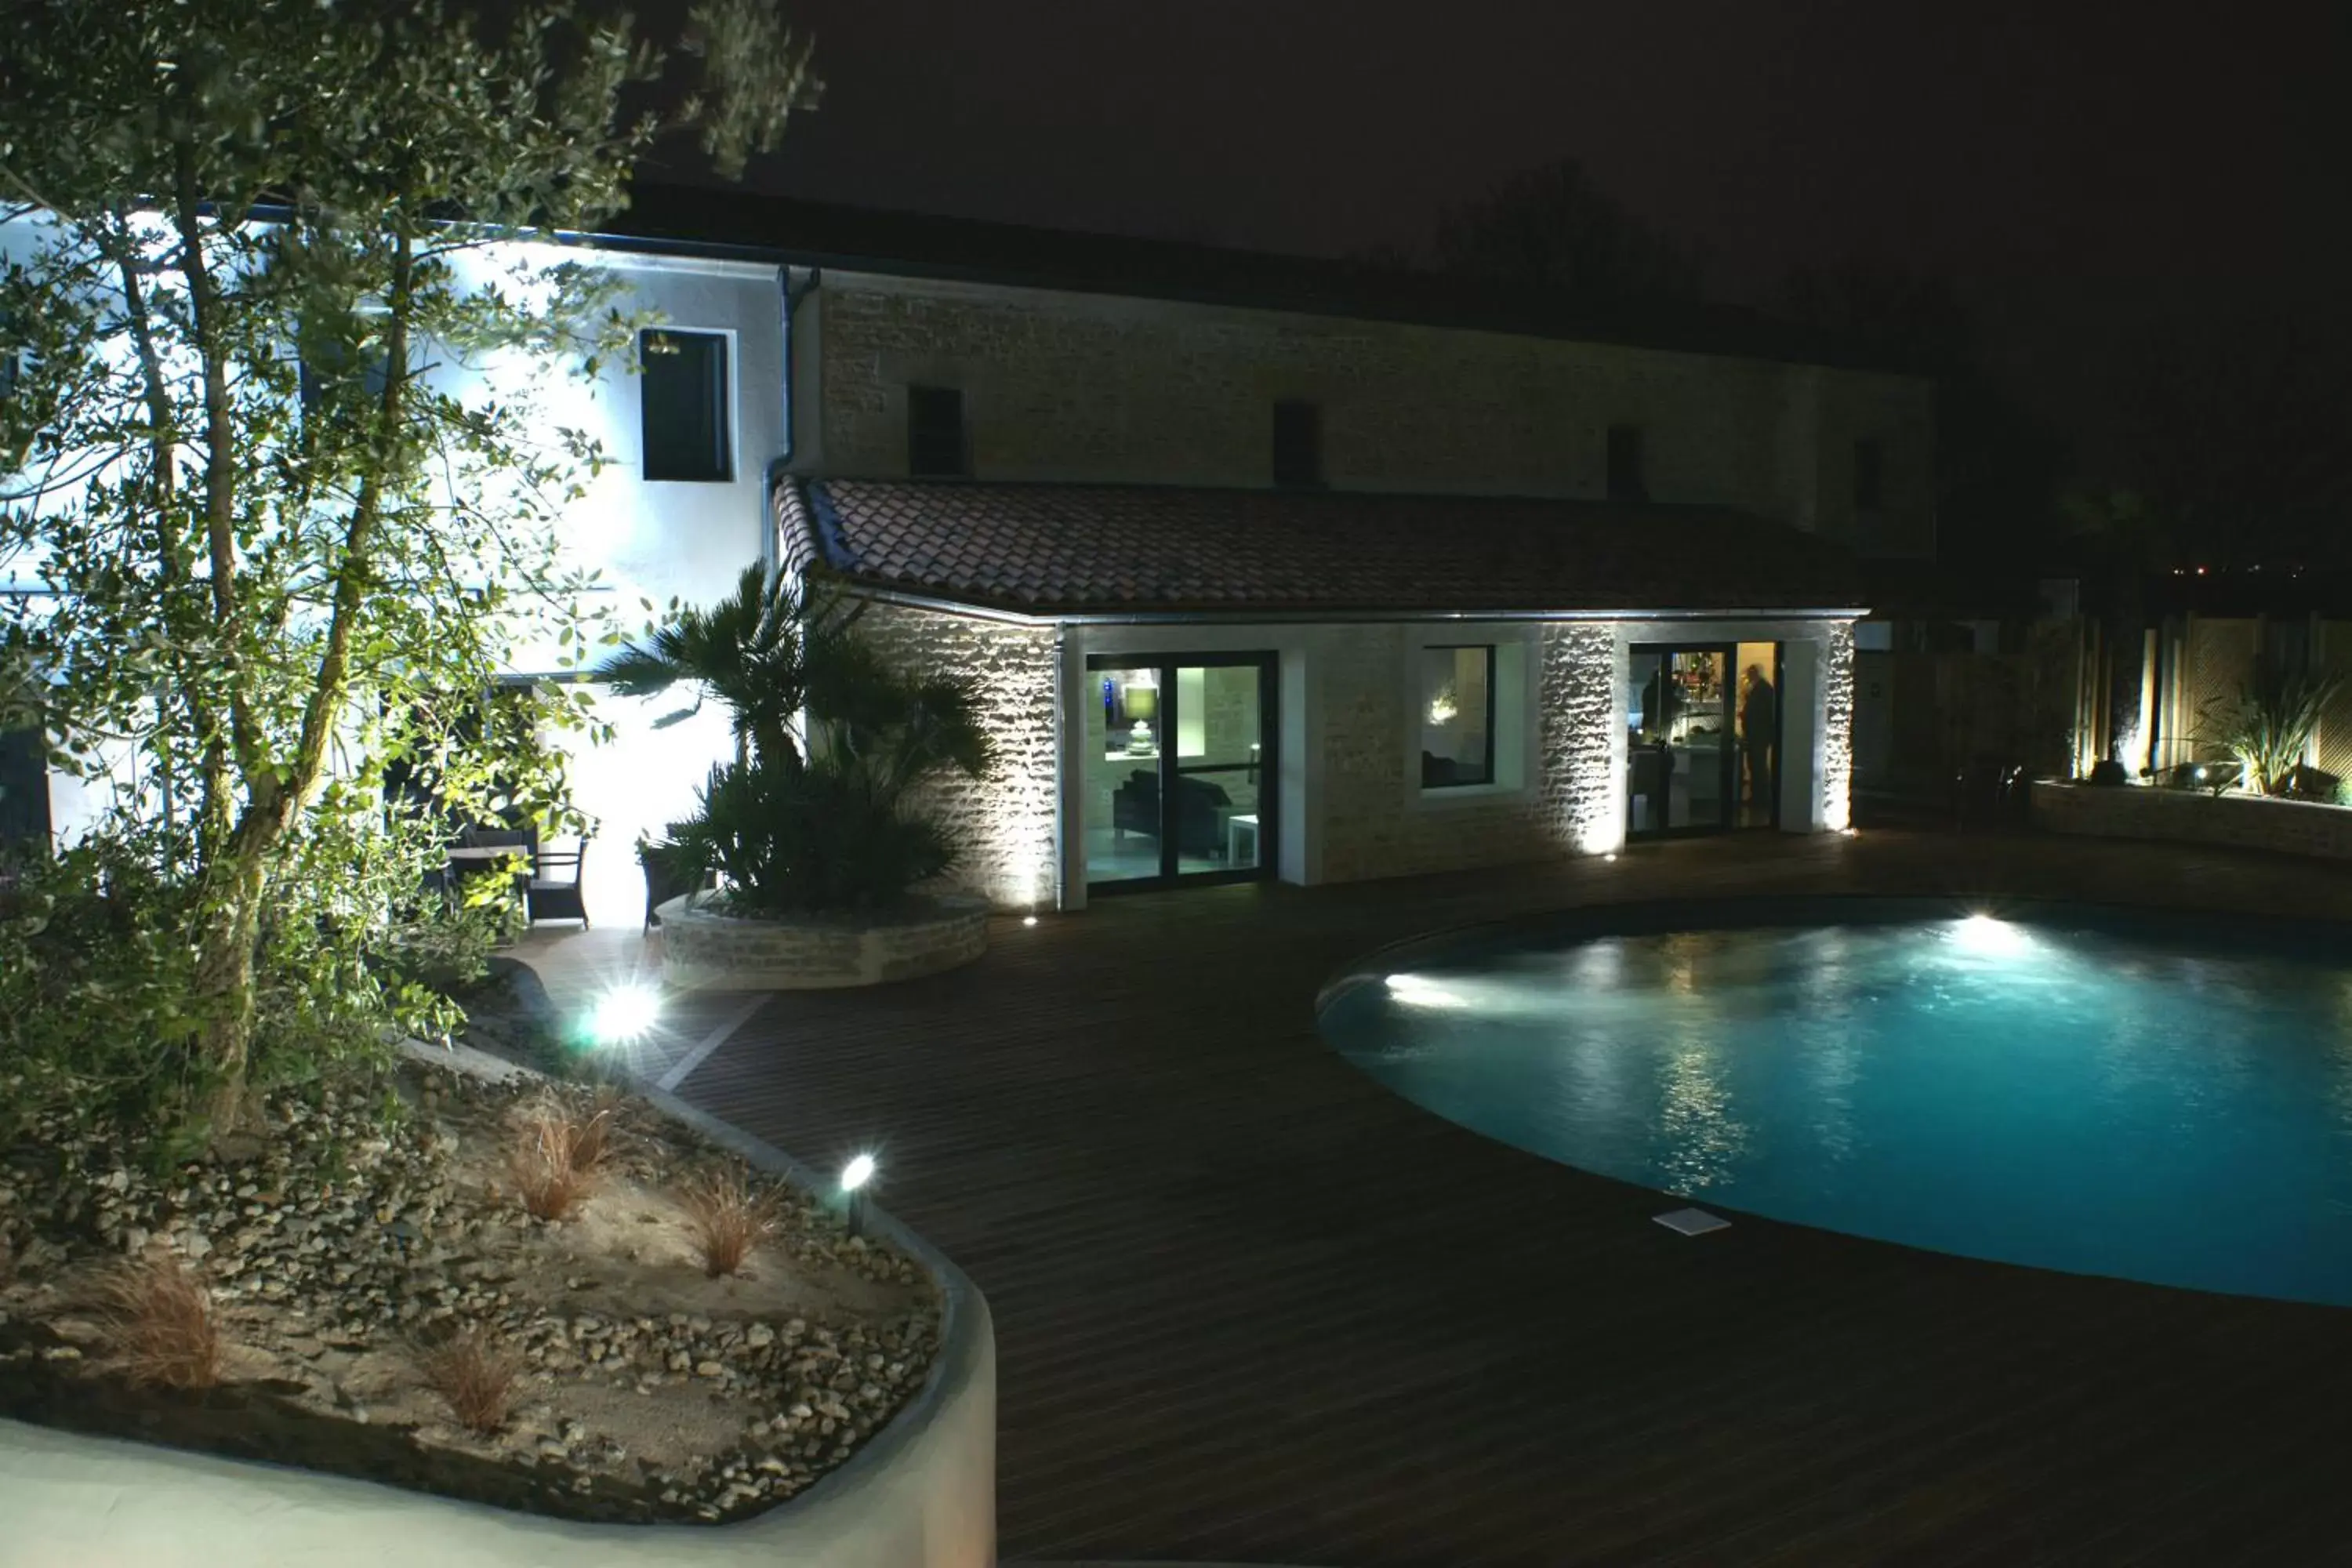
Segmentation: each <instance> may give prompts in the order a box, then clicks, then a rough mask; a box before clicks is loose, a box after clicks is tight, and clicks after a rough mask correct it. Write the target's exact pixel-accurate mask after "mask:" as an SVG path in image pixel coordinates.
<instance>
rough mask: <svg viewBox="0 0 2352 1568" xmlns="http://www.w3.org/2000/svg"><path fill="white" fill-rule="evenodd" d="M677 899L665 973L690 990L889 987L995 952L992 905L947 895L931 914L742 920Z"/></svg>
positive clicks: (671, 907)
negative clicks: (861, 920)
mask: <svg viewBox="0 0 2352 1568" xmlns="http://www.w3.org/2000/svg"><path fill="white" fill-rule="evenodd" d="M656 912H657V913H659V914H660V916H661V929H662V978H663V979H664V980H666V981H667V982H668V983H669V984H672V985H676V986H679V987H681V988H683V989H686V990H701V989H709V990H718V991H819V990H828V989H832V988H835V987H839V986H847V985H884V984H888V983H890V982H891V981H894V980H912V979H915V978H916V977H917V976H919V975H924V974H937V973H940V971H941V970H945V969H954V968H956V967H958V966H959V965H961V964H966V963H971V961H972V960H973V959H975V958H978V957H979V956H980V955H981V954H982V953H983V952H987V951H988V905H987V904H986V903H984V902H982V900H978V899H955V898H948V899H940V900H934V901H933V904H932V910H931V912H930V913H929V915H928V916H927V917H926V918H918V919H908V920H899V921H879V922H877V923H876V924H873V925H853V924H849V923H846V922H844V921H776V920H738V919H736V918H734V917H733V916H731V915H722V914H714V913H712V912H710V911H709V910H698V909H690V908H688V900H687V899H683V898H680V899H673V900H670V901H669V902H668V903H666V904H664V905H662V907H661V908H660V910H658V911H656Z"/></svg>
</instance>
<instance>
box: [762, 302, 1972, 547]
mask: <svg viewBox="0 0 2352 1568" xmlns="http://www.w3.org/2000/svg"><path fill="white" fill-rule="evenodd" d="M815 303H816V306H817V310H816V311H815V312H814V314H815V317H816V320H815V322H814V345H815V346H814V350H813V351H812V352H811V353H810V354H809V355H808V359H809V360H810V361H811V362H813V366H814V374H815V375H816V377H817V378H818V380H819V382H820V384H821V391H820V395H819V397H818V399H817V406H818V409H819V414H818V417H817V419H816V420H815V421H813V422H812V423H811V425H809V426H804V427H803V429H802V430H801V431H800V432H799V433H798V437H797V441H798V448H799V449H800V450H801V451H802V452H803V454H804V457H805V458H806V460H809V461H814V462H815V463H817V464H819V465H821V467H822V469H823V471H824V472H827V473H832V474H838V475H846V476H857V477H867V478H889V477H896V476H900V475H903V474H905V472H906V471H907V403H906V389H907V387H908V385H909V384H933V385H944V386H952V387H958V388H961V391H962V392H963V395H964V410H965V422H966V428H967V432H968V436H969V440H970V448H971V462H972V471H973V473H974V474H975V475H976V476H977V477H979V478H982V479H1053V480H1099V481H1135V482H1142V483H1156V484H1200V485H1244V486H1263V485H1265V484H1267V483H1269V482H1271V479H1272V471H1273V413H1272V411H1273V405H1274V402H1275V400H1276V399H1277V398H1304V399H1307V400H1309V401H1312V402H1314V403H1316V404H1317V405H1319V407H1320V409H1321V419H1322V443H1323V462H1324V468H1325V473H1326V477H1327V478H1328V480H1329V482H1330V483H1331V484H1332V485H1333V486H1335V487H1337V488H1341V489H1383V490H1415V491H1430V492H1438V493H1456V494H1460V493H1473V494H1476V493H1486V494H1498V493H1499V494H1519V495H1559V496H1586V497H1597V496H1600V495H1601V494H1602V493H1603V491H1604V489H1605V481H1606V450H1607V432H1608V429H1609V427H1610V426H1612V425H1619V424H1631V425H1636V426H1641V427H1642V430H1643V447H1644V464H1643V466H1644V468H1645V471H1646V476H1647V479H1648V481H1649V489H1650V492H1651V495H1652V497H1653V498H1654V500H1661V501H1706V502H1717V503H1721V504H1727V505H1734V506H1739V507H1744V508H1747V509H1748V510H1755V511H1759V512H1761V513H1763V514H1765V515H1768V516H1772V517H1778V518H1780V519H1782V520H1784V521H1790V522H1792V523H1795V524H1798V525H1799V526H1802V527H1808V528H1817V529H1820V530H1821V531H1824V532H1828V533H1830V534H1832V535H1833V536H1835V537H1838V538H1841V539H1847V540H1853V541H1856V542H1859V543H1861V544H1862V545H1863V546H1864V548H1866V549H1873V550H1874V551H1877V552H1882V553H1922V552H1927V551H1928V550H1930V549H1932V547H1933V542H1934V511H1933V501H1932V489H1931V483H1930V480H1931V467H1930V465H1931V462H1932V457H1933V453H1932V422H1931V411H1930V405H1929V393H1928V388H1927V384H1926V383H1924V382H1920V381H1916V380H1914V379H1911V378H1907V377H1897V376H1885V375H1872V374H1862V373H1856V372H1847V371H1833V370H1825V369H1822V368H1820V367H1813V366H1790V365H1783V364H1777V363H1768V362H1764V361H1758V360H1744V359H1735V358H1730V357H1726V356H1717V355H1705V354H1692V353H1669V352H1664V351H1660V350H1650V349H1636V348H1627V347H1622V346H1618V345H1612V344H1600V343H1580V342H1562V341H1559V340H1556V339H1547V338H1537V337H1522V336H1513V335H1508V334H1505V333H1499V332H1486V331H1466V330H1462V329H1452V328H1437V327H1424V326H1414V325H1409V324H1403V323H1396V322H1382V321H1347V320H1342V319H1339V318H1329V317H1319V316H1308V315H1300V314H1292V313H1285V312H1279V311H1272V310H1234V309H1230V308H1224V307H1211V306H1204V305H1187V304H1179V303H1171V302H1167V301H1158V300H1131V299H1118V298H1108V297H1103V296H1094V295H1083V294H1071V293H1057V292H1053V291H1050V290H1043V289H1009V288H996V287H982V286H979V285H969V284H955V283H947V282H940V281H919V280H909V279H883V278H877V277H873V276H870V275H856V274H835V273H828V274H827V276H826V279H825V281H824V286H823V287H822V288H821V289H819V290H818V292H817V295H816V297H815ZM1861 437H1874V438H1876V439H1877V440H1879V441H1880V442H1881V443H1882V446H1883V447H1884V449H1885V452H1886V467H1885V474H1886V483H1887V485H1888V487H1889V489H1888V494H1887V497H1886V503H1887V504H1886V506H1885V510H1884V511H1883V513H1882V514H1881V515H1880V516H1878V517H1877V518H1875V519H1872V520H1862V519H1858V518H1857V517H1856V515H1855V513H1854V510H1853V504H1852V503H1853V489H1852V464H1853V444H1854V442H1855V441H1856V440H1857V439H1859V438H1861Z"/></svg>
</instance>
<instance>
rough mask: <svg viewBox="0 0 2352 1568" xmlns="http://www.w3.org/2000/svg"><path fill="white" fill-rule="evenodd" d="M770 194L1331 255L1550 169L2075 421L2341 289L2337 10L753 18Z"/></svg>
mask: <svg viewBox="0 0 2352 1568" xmlns="http://www.w3.org/2000/svg"><path fill="white" fill-rule="evenodd" d="M787 3H788V4H789V6H790V9H789V12H788V15H789V16H791V17H792V18H793V20H794V21H795V23H796V24H797V25H799V26H803V27H804V28H806V29H809V30H811V31H813V32H814V36H815V37H816V41H817V46H818V58H819V62H820V66H821V68H822V70H823V73H824V76H825V78H826V79H827V96H826V99H825V102H824V108H823V109H822V110H820V111H819V112H817V113H816V114H814V115H812V116H809V117H807V118H805V119H804V120H803V121H801V122H800V123H798V124H797V125H796V126H795V127H794V128H793V133H792V134H791V136H790V137H789V138H788V139H787V146H786V149H785V151H784V152H782V153H781V154H779V155H778V156H777V157H775V158H774V159H772V160H771V161H769V162H768V163H765V164H763V165H762V166H761V167H760V168H759V169H758V170H756V171H755V172H754V174H753V175H752V179H753V181H754V183H755V184H760V185H761V186H762V187H763V188H767V189H772V190H775V191H779V192H783V193H787V194H791V195H804V196H812V197H818V198H823V199H827V200H837V201H846V202H854V203H857V204H861V205H874V206H884V207H900V208H909V209H916V210H923V211H933V212H947V213H957V214H964V215H969V216H984V217H992V218H1003V219H1008V220H1013V221H1017V222H1026V223H1036V224H1045V225H1050V226H1069V227H1079V228H1092V229H1110V230H1119V231H1125V232H1129V233H1136V234H1148V235H1159V236H1167V237H1181V238H1186V239H1195V240H1202V241H1208V242H1212V243H1218V244H1226V245H1235V246H1242V247H1254V248H1266V249H1277V250H1294V251H1303V252H1310V253H1322V254H1336V253H1341V252H1345V251H1348V250H1350V249H1354V248H1357V247H1363V246H1367V245H1370V244H1373V243H1376V242H1381V241H1389V242H1398V243H1410V242H1412V241H1415V240H1418V239H1421V238H1423V237H1425V236H1426V234H1427V232H1428V229H1429V226H1430V223H1431V220H1432V218H1433V215H1434V214H1435V212H1436V211H1437V209H1438V208H1439V207H1440V206H1441V205H1444V204H1446V203H1448V202H1452V201H1458V200H1461V199H1463V198H1465V197H1467V196H1471V195H1476V194H1477V193H1478V192H1480V191H1481V190H1483V189H1484V188H1486V186H1488V185H1490V184H1493V183H1494V182H1495V181H1496V180H1497V179H1498V178H1500V177H1501V176H1503V175H1504V174H1508V173H1510V172H1512V171H1513V170H1515V169H1519V168H1524V167H1528V166H1530V165H1534V164H1537V163H1544V162H1547V161H1549V160H1552V159H1556V158H1561V157H1573V158H1577V159H1580V160H1581V161H1582V162H1583V163H1584V164H1585V166H1586V168H1587V169H1588V170H1589V171H1590V172H1591V174H1592V175H1593V177H1594V178H1595V180H1596V182H1597V183H1598V184H1600V185H1601V187H1602V188H1603V189H1605V190H1607V191H1608V192H1610V193H1611V194H1612V195H1615V196H1616V197H1617V198H1619V199H1620V200H1621V201H1622V202H1624V203H1625V204H1626V205H1629V206H1631V207H1632V208H1633V209H1634V210H1635V211H1636V212H1639V213H1641V214H1643V216H1646V217H1648V218H1649V219H1651V220H1652V221H1654V223H1656V224H1657V225H1659V226H1662V227H1664V228H1667V229H1670V230H1672V231H1675V232H1677V233H1680V234H1683V235H1685V236H1687V237H1692V238H1695V239H1698V240H1700V241H1702V242H1704V243H1705V244H1706V246H1707V247H1709V249H1710V250H1711V252H1712V254H1713V258H1714V259H1713V262H1712V265H1711V268H1710V270H1709V274H1708V279H1709V283H1710V285H1711V287H1712V288H1713V289H1714V291H1716V292H1717V293H1718V294H1720V295H1722V296H1723V297H1726V298H1730V299H1755V298H1759V297H1760V296H1761V295H1763V294H1764V293H1766V292H1767V291H1768V290H1769V288H1770V286H1771V285H1772V284H1773V282H1774V281H1775V280H1776V279H1778V278H1779V277H1780V275H1781V274H1782V273H1783V272H1784V271H1785V270H1786V269H1787V268H1790V267H1791V266H1796V265H1802V264H1829V263H1835V262H1837V261H1839V260H1841V259H1842V258H1849V257H1854V256H1866V257H1873V258H1884V259H1888V260H1892V261H1895V262H1897V263H1900V264H1903V265H1906V266H1907V267H1910V268H1919V269H1926V270H1930V271H1935V272H1939V273H1942V274H1944V275H1946V276H1948V277H1949V278H1951V279H1953V280H1954V281H1956V282H1958V283H1959V284H1961V285H1962V286H1963V287H1964V289H1966V291H1967V293H1968V294H1969V297H1970V298H1971V300H1973V301H1974V302H1975V303H1976V304H1977V305H1978V306H1979V310H1980V312H1981V314H1982V317H1983V320H1984V321H1985V324H1986V327H1987V336H1988V339H1989V342H1988V347H1989V349H1990V352H1991V353H1992V354H1993V355H1994V356H1995V357H1996V358H1997V360H1998V362H1999V363H2000V367H2001V369H2002V370H2003V373H2004V374H2005V375H2006V376H2007V377H2008V378H2009V379H2011V380H2012V381H2014V382H2015V383H2016V384H2018V385H2019V387H2020V388H2021V390H2023V391H2026V392H2027V393H2028V394H2029V395H2032V396H2033V397H2035V398H2036V400H2037V401H2039V402H2041V403H2042V405H2044V406H2045V407H2047V408H2050V409H2052V410H2053V411H2055V412H2058V413H2059V414H2061V415H2062V416H2065V417H2067V418H2068V421H2069V422H2070V423H2074V422H2075V421H2076V420H2077V419H2078V418H2079V417H2080V416H2083V415H2084V413H2085V411H2086V405H2088V404H2089V403H2090V402H2092V401H2095V398H2096V397H2097V395H2098V392H2097V387H2096V376H2097V374H2098V370H2099V367H2100V366H2102V365H2104V364H2105V363H2108V362H2109V361H2110V360H2111V359H2113V358H2114V354H2113V353H2112V351H2113V350H2114V349H2115V348H2116V344H2117V343H2118V342H2124V341H2127V340H2130V339H2132V338H2134V337H2135V336H2139V335H2145V334H2146V333H2147V332H2149V331H2161V330H2164V328H2163V326H2162V323H2163V322H2165V321H2168V320H2169V319H2171V318H2172V316H2173V315H2174V313H2175V312H2177V311H2179V310H2183V309H2188V310H2203V309H2207V308H2209V307H2210V306H2211V305H2213V304H2214V303H2215V302H2216V301H2218V300H2227V299H2229V298H2230V297H2231V296H2245V295H2249V294H2252V295H2257V296H2260V297H2263V298H2265V299H2268V300H2273V301H2281V302H2292V303H2294V305H2296V306H2297V307H2301V306H2303V305H2304V304H2305V302H2307V303H2308V306H2309V308H2312V309H2315V310H2316V309H2340V308H2341V307H2340V303H2339V299H2340V296H2342V295H2343V294H2344V293H2345V292H2346V290H2347V283H2352V266H2347V262H2352V216H2347V195H2352V191H2347V180H2346V178H2345V174H2344V162H2343V160H2344V153H2343V149H2345V148H2347V147H2352V114H2347V111H2346V109H2345V107H2344V100H2345V98H2346V96H2347V79H2352V77H2347V67H2352V47H2347V41H2352V21H2347V18H2352V5H2345V4H2343V3H2342V0H2281V3H2279V4H2275V5H2263V4H2254V5H2234V6H2221V5H2184V4H2178V3H2176V0H2163V3H2161V4H2157V5H2126V4H2097V5H2075V6H2074V7H2072V8H2071V9H2072V11H2073V12H2074V13H2075V14H2071V15H2067V14H2057V13H2062V12H2065V11H2067V10H2068V8H2067V7H2065V6H2063V5H2052V4H2050V3H2048V0H2043V3H2041V4H2029V3H2016V0H2000V3H1993V4H1987V3H1981V0H1979V3H1975V4H1957V3H1952V0H1937V3H1936V4H1932V5H1916V4H1895V5H1889V4H1887V3H1886V0H1826V3H1822V0H1816V3H1811V4H1791V3H1787V0H1681V3H1675V0H1664V3H1654V4H1630V3H1629V4H1621V5H1577V4H1573V3H1560V0H1553V3H1551V4H1528V3H1527V0H1453V3H1452V4H1449V5H1437V6H1426V5H1403V4H1401V3H1399V0H1352V3H1349V4H1339V3H1328V4H1312V5H1309V4H1281V3H1279V0H1191V3H1188V4H1184V5H1119V4H1091V5H1089V4H1078V3H1075V0H992V3H989V4H981V5H973V4H963V5H950V4H945V3H944V0H880V3H877V0H787Z"/></svg>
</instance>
